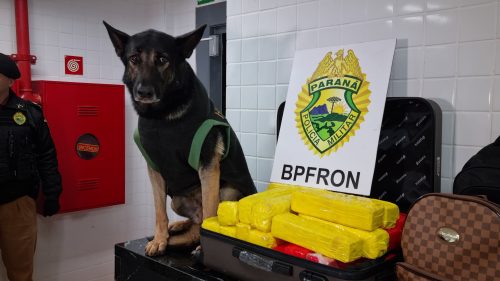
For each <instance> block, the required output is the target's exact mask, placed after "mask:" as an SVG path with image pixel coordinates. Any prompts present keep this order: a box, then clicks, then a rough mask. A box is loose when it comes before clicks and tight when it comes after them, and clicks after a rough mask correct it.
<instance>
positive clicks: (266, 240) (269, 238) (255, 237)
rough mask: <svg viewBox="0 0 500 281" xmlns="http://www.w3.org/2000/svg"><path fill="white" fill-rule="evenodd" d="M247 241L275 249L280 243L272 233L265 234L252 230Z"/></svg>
mask: <svg viewBox="0 0 500 281" xmlns="http://www.w3.org/2000/svg"><path fill="white" fill-rule="evenodd" d="M245 241H247V242H249V243H252V244H255V245H259V246H261V247H265V248H273V247H275V246H276V245H278V242H277V241H276V239H275V238H274V237H273V235H271V233H265V232H262V231H258V230H256V229H252V230H250V232H249V235H248V239H246V240H245Z"/></svg>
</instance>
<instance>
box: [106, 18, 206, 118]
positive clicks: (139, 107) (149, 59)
mask: <svg viewBox="0 0 500 281" xmlns="http://www.w3.org/2000/svg"><path fill="white" fill-rule="evenodd" d="M104 25H105V26H106V29H107V31H108V34H109V37H110V38H111V42H112V43H113V46H114V48H115V51H116V54H117V55H118V57H120V59H121V60H122V62H123V64H124V65H125V73H124V74H123V83H125V85H126V86H127V88H128V90H129V92H130V94H131V95H132V101H133V104H134V108H135V109H136V111H137V113H138V114H139V115H140V116H143V117H147V118H157V117H163V116H166V115H169V114H173V113H174V112H176V111H178V110H179V108H182V107H183V106H185V105H186V104H187V103H188V102H189V100H190V98H191V97H189V95H188V94H186V93H185V92H184V91H183V90H182V89H183V87H185V86H186V84H188V83H189V82H190V79H192V70H191V68H190V66H189V64H188V63H187V62H186V59H187V58H189V57H190V56H191V54H192V53H193V50H194V48H195V47H196V45H197V44H198V42H199V41H200V39H201V37H202V36H203V31H204V30H205V27H206V25H203V26H201V27H199V28H198V29H196V30H194V31H192V32H190V33H187V34H184V35H181V36H178V37H172V36H170V35H168V34H166V33H163V32H160V31H156V30H151V29H150V30H147V31H144V32H140V33H137V34H134V35H128V34H126V33H124V32H122V31H119V30H117V29H115V28H113V27H112V26H110V25H109V24H108V23H106V22H104Z"/></svg>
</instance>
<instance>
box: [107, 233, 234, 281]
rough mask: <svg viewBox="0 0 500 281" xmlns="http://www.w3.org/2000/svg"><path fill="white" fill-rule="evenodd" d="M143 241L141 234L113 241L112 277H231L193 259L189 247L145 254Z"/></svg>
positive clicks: (121, 280) (184, 280)
mask: <svg viewBox="0 0 500 281" xmlns="http://www.w3.org/2000/svg"><path fill="white" fill-rule="evenodd" d="M147 242H148V240H147V238H142V239H137V240H131V241H127V242H123V243H118V244H116V245H115V280H116V281H125V280H127V281H170V280H172V281H188V280H189V281H191V280H207V281H216V280H218V281H221V280H224V281H235V279H232V278H230V277H227V276H225V275H223V274H221V273H219V272H215V271H213V270H210V269H207V268H206V267H204V266H203V265H201V263H199V262H196V261H195V259H194V258H193V257H192V256H191V253H190V251H189V250H183V251H182V250H176V251H173V250H171V251H167V253H166V254H165V255H163V256H158V257H148V256H146V255H145V253H144V247H145V246H146V243H147Z"/></svg>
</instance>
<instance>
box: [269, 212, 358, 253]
mask: <svg viewBox="0 0 500 281" xmlns="http://www.w3.org/2000/svg"><path fill="white" fill-rule="evenodd" d="M271 233H272V235H273V236H274V237H275V238H279V239H282V240H285V241H288V242H290V243H294V244H297V245H299V246H302V247H304V248H307V249H309V250H312V251H315V252H317V253H320V254H323V255H325V256H327V257H329V258H332V259H336V260H339V261H341V262H351V261H354V260H356V259H358V258H360V257H361V256H362V247H363V244H362V241H361V239H360V238H358V237H356V236H355V235H353V234H352V233H350V232H348V231H345V230H342V229H339V228H337V227H334V226H331V225H328V224H324V223H319V222H317V221H313V220H309V219H305V218H302V217H299V216H297V215H294V214H291V213H287V214H281V215H277V216H275V217H274V218H273V224H272V227H271Z"/></svg>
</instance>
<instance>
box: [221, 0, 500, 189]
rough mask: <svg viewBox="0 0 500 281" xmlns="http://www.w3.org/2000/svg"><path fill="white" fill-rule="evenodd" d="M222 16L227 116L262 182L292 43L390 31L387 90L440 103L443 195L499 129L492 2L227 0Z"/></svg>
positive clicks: (497, 10) (496, 7)
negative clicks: (392, 52)
mask: <svg viewBox="0 0 500 281" xmlns="http://www.w3.org/2000/svg"><path fill="white" fill-rule="evenodd" d="M227 13H228V19H227V24H228V28H227V30H228V37H227V38H228V52H227V61H228V66H227V71H228V79H227V81H228V91H227V95H228V96H227V109H228V117H229V119H230V121H231V123H232V124H233V126H234V127H235V128H237V130H238V132H241V135H242V137H243V139H244V141H243V142H242V143H243V149H244V151H245V153H246V155H247V159H248V160H249V161H250V163H251V164H250V168H251V170H252V171H251V172H252V175H253V176H254V179H256V180H257V183H258V187H259V188H260V189H263V188H264V187H265V185H266V183H267V182H268V181H269V171H268V168H269V167H271V166H272V161H273V152H274V149H275V142H274V140H275V131H276V125H275V123H274V120H275V116H276V109H277V107H278V106H279V104H280V103H281V102H282V101H284V100H285V97H286V92H287V84H288V80H289V78H290V72H291V66H292V59H293V55H294V52H295V50H301V49H307V48H315V47H323V46H328V45H340V44H349V43H357V42H363V41H372V40H382V39H388V38H397V39H398V41H397V49H396V52H395V56H394V63H393V67H392V74H391V80H390V85H389V86H390V89H389V93H388V95H389V96H417V97H425V98H430V99H432V100H435V101H436V102H437V103H438V104H439V105H440V106H441V108H442V110H443V142H442V149H443V168H442V172H443V180H442V190H443V191H444V192H451V190H452V183H453V177H454V176H455V175H456V174H457V173H458V172H459V171H460V170H461V168H462V166H463V164H464V163H465V162H466V161H467V160H468V158H469V157H470V156H472V155H473V154H475V153H476V152H477V151H478V150H479V149H480V148H481V147H482V146H484V145H486V144H488V143H490V142H491V141H493V140H494V139H495V138H496V137H497V136H498V135H500V76H499V75H500V19H499V17H500V1H498V0H260V1H257V0H252V1H251V0H228V2H227ZM255 88H257V93H258V94H256V95H255V94H253V93H254V92H255ZM250 93H252V94H250ZM255 105H257V108H255ZM255 140H256V141H257V144H255V143H254V141H255Z"/></svg>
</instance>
